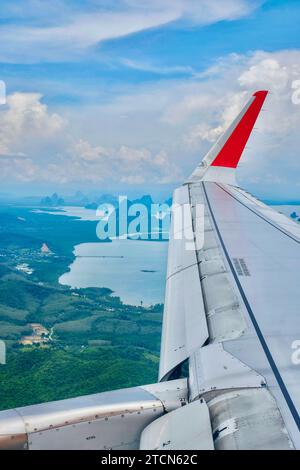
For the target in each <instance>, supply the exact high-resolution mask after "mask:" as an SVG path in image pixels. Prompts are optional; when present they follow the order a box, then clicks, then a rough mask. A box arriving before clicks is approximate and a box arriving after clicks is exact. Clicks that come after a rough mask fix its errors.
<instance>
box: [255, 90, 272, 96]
mask: <svg viewBox="0 0 300 470" xmlns="http://www.w3.org/2000/svg"><path fill="white" fill-rule="evenodd" d="M268 93H269V90H259V91H256V92H255V93H253V96H257V97H261V98H265V97H266V96H267V94H268Z"/></svg>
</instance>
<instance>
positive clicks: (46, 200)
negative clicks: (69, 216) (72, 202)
mask: <svg viewBox="0 0 300 470" xmlns="http://www.w3.org/2000/svg"><path fill="white" fill-rule="evenodd" d="M41 205H42V206H46V207H57V206H64V205H65V201H64V199H63V198H62V197H59V195H58V194H57V193H53V194H52V196H46V197H43V198H42V199H41Z"/></svg>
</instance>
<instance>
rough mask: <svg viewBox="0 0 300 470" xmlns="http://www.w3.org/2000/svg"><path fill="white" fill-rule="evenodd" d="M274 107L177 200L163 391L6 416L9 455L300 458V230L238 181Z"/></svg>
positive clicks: (0, 436)
mask: <svg viewBox="0 0 300 470" xmlns="http://www.w3.org/2000/svg"><path fill="white" fill-rule="evenodd" d="M266 96H267V92H266V91H259V92H256V93H255V94H254V95H253V96H252V97H251V99H250V101H249V102H248V103H247V105H246V106H245V108H244V109H243V110H242V111H241V113H240V114H239V116H238V117H237V118H236V119H235V121H234V122H233V123H232V125H231V126H230V128H229V129H228V130H227V131H226V132H225V133H224V135H223V136H222V137H221V138H220V139H219V140H218V142H217V143H216V144H215V145H214V147H213V148H212V149H211V150H210V151H209V152H208V154H207V155H206V156H205V157H204V159H203V161H202V162H201V164H200V165H199V166H198V167H197V168H196V170H195V171H194V172H193V174H192V175H191V177H190V178H189V179H188V180H187V181H186V182H185V183H184V184H183V186H181V187H180V188H178V189H176V190H175V192H174V197H173V202H174V207H175V210H173V216H172V225H171V237H170V242H169V256H168V269H167V281H166V298H165V308H164V318H163V330H162V343H161V358H160V371H159V383H157V384H153V385H147V386H144V387H136V388H134V389H126V390H119V391H114V392H106V393H102V394H96V395H91V396H88V397H79V398H75V399H70V400H62V401H59V402H52V403H46V404H42V405H35V406H29V407H23V408H18V409H16V410H8V411H3V412H0V447H1V446H2V447H4V448H8V447H11V448H13V447H14V448H29V449H41V448H42V449H43V448H48V449H62V448H68V449H74V448H75V449H79V448H85V449H103V448H105V449H128V448H140V449H164V450H171V449H181V450H182V449H198V450H199V449H294V448H297V449H300V433H299V429H300V417H299V411H300V393H299V391H300V320H299V318H300V317H299V305H300V293H299V274H298V273H299V266H300V225H297V224H296V223H295V222H293V221H292V220H290V219H288V218H287V217H285V216H284V215H282V214H280V213H278V212H276V211H274V210H273V209H271V208H270V207H268V206H266V205H265V204H263V203H262V202H261V201H259V200H257V199H256V198H255V197H254V196H252V195H250V194H249V193H248V192H246V191H245V190H243V189H241V188H240V187H239V186H238V185H237V183H236V179H235V174H236V168H237V165H238V162H239V160H240V157H241V155H242V153H243V150H244V148H245V145H246V143H247V141H248V139H249V136H250V134H251V131H252V129H253V126H254V124H255V122H256V119H257V117H258V115H259V112H260V110H261V108H262V106H263V103H264V101H265V98H266ZM184 371H185V375H186V378H182V374H183V373H184Z"/></svg>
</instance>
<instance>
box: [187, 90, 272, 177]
mask: <svg viewBox="0 0 300 470" xmlns="http://www.w3.org/2000/svg"><path fill="white" fill-rule="evenodd" d="M267 94H268V91H266V90H261V91H257V92H256V93H254V94H253V95H252V97H251V99H250V101H249V102H248V103H247V104H246V106H245V107H244V108H243V110H242V111H241V112H240V114H239V115H238V116H237V118H236V119H235V120H234V121H233V123H232V124H231V126H230V127H229V128H228V129H227V131H226V132H225V133H224V134H223V135H222V136H221V137H220V138H219V140H218V141H217V143H216V144H215V145H214V146H213V147H212V149H211V150H210V151H209V152H208V153H207V155H206V156H205V157H204V159H203V161H202V162H201V164H200V165H199V166H198V167H197V168H196V170H195V171H194V173H193V174H192V175H191V178H190V181H195V180H196V181H199V180H202V179H203V180H205V181H221V182H224V183H228V184H236V183H235V171H234V170H235V169H236V167H237V165H238V163H239V160H240V158H241V156H242V153H243V150H244V149H245V146H246V144H247V142H248V139H249V137H250V134H251V132H252V129H253V127H254V125H255V122H256V120H257V117H258V115H259V113H260V110H261V108H262V106H263V104H264V101H265V99H266V96H267ZM221 169H223V170H221Z"/></svg>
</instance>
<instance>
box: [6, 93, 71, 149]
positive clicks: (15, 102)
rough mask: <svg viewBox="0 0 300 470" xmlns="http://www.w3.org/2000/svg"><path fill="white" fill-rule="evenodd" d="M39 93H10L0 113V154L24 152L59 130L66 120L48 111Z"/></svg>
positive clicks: (54, 134) (48, 138) (47, 139)
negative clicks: (4, 107) (5, 105)
mask: <svg viewBox="0 0 300 470" xmlns="http://www.w3.org/2000/svg"><path fill="white" fill-rule="evenodd" d="M41 98H42V96H41V95H40V94H39V93H13V94H12V95H9V96H8V97H7V107H6V109H5V110H3V111H1V113H0V155H1V154H2V155H3V154H4V155H7V154H14V155H15V154H18V155H20V153H21V154H26V152H27V150H28V149H32V148H34V147H35V146H36V145H37V146H39V145H40V144H41V143H44V144H47V143H48V142H49V140H50V141H51V142H52V138H53V137H55V136H56V135H57V134H58V133H60V132H62V131H63V129H64V127H65V125H66V122H65V121H64V119H63V118H62V117H61V116H59V115H58V114H57V113H49V112H48V108H47V105H46V104H44V103H42V102H41Z"/></svg>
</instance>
